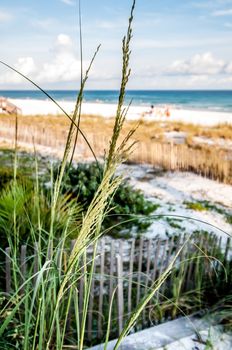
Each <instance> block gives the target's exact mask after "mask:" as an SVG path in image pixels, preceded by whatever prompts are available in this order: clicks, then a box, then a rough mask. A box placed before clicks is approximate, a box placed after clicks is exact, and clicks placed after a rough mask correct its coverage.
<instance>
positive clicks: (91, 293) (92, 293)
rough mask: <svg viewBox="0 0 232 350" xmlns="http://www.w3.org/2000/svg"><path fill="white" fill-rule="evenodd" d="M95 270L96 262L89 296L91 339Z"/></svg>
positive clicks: (89, 336) (91, 333)
mask: <svg viewBox="0 0 232 350" xmlns="http://www.w3.org/2000/svg"><path fill="white" fill-rule="evenodd" d="M95 270H96V264H94V269H93V279H92V284H91V291H90V297H89V310H88V325H87V334H88V340H89V341H91V340H92V337H93V311H94V310H93V305H94V287H95Z"/></svg>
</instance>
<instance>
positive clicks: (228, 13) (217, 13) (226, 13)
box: [212, 9, 232, 17]
mask: <svg viewBox="0 0 232 350" xmlns="http://www.w3.org/2000/svg"><path fill="white" fill-rule="evenodd" d="M231 15H232V9H227V10H218V11H214V12H213V13H212V16H214V17H222V16H231Z"/></svg>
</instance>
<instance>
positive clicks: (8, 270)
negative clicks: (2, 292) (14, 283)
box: [5, 248, 11, 293]
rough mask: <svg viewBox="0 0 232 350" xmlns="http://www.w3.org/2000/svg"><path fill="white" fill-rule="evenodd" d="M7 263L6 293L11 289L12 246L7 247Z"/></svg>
mask: <svg viewBox="0 0 232 350" xmlns="http://www.w3.org/2000/svg"><path fill="white" fill-rule="evenodd" d="M5 253H6V256H5V264H6V293H10V291H11V259H10V253H11V250H10V248H6V249H5Z"/></svg>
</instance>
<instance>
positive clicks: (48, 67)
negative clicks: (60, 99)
mask: <svg viewBox="0 0 232 350" xmlns="http://www.w3.org/2000/svg"><path fill="white" fill-rule="evenodd" d="M83 65H84V69H85V68H86V66H87V62H83ZM14 67H15V68H16V69H17V70H19V71H20V72H21V73H23V74H24V75H27V76H28V77H30V78H31V79H32V80H34V81H35V82H38V83H54V82H68V81H70V82H72V81H77V80H78V79H79V78H80V61H79V60H78V59H77V57H76V55H75V52H74V45H73V42H72V40H71V38H70V37H69V36H68V35H65V34H60V35H58V37H57V39H56V42H55V44H54V50H53V58H52V59H51V60H50V61H49V62H44V63H42V64H37V63H36V62H35V61H34V59H33V58H32V57H21V58H19V59H18V60H17V62H16V63H15V65H14ZM0 82H1V83H14V84H17V83H21V82H23V78H21V77H20V76H19V75H17V74H16V73H14V72H7V73H6V74H5V75H2V76H1V77H0Z"/></svg>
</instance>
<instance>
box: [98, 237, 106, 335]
mask: <svg viewBox="0 0 232 350" xmlns="http://www.w3.org/2000/svg"><path fill="white" fill-rule="evenodd" d="M100 246H101V250H100V252H101V256H100V276H99V278H100V283H99V307H98V337H99V338H101V337H102V334H103V329H102V320H103V293H104V291H103V289H104V265H105V240H104V238H103V239H102V241H101V245H100Z"/></svg>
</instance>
